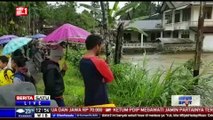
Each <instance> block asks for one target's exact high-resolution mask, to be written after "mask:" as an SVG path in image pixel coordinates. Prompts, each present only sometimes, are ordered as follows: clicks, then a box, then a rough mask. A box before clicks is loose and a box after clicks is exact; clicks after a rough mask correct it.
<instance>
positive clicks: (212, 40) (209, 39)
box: [203, 34, 213, 52]
mask: <svg viewBox="0 0 213 120" xmlns="http://www.w3.org/2000/svg"><path fill="white" fill-rule="evenodd" d="M212 45H213V34H205V35H204V40H203V51H205V52H213V47H212Z"/></svg>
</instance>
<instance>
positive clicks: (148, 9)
mask: <svg viewBox="0 0 213 120" xmlns="http://www.w3.org/2000/svg"><path fill="white" fill-rule="evenodd" d="M130 3H135V4H136V3H138V4H139V6H138V7H136V8H133V9H131V10H130V11H129V16H128V14H123V15H122V16H121V19H122V20H129V19H135V18H139V17H141V16H150V15H152V14H155V13H159V9H160V7H161V6H160V5H156V4H154V3H152V2H151V1H150V2H148V1H146V2H130ZM130 3H129V4H130ZM129 17H130V18H129Z"/></svg>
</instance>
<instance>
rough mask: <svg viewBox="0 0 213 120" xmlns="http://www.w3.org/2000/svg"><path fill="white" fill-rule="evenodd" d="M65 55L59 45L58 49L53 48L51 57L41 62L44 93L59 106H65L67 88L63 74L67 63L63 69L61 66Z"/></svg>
mask: <svg viewBox="0 0 213 120" xmlns="http://www.w3.org/2000/svg"><path fill="white" fill-rule="evenodd" d="M62 57H63V48H62V47H61V46H58V48H57V49H54V50H51V52H50V57H49V58H47V59H45V60H44V61H43V62H42V63H41V72H42V73H43V80H44V85H45V90H44V94H45V95H50V96H51V99H54V100H55V101H56V102H57V104H58V106H59V107H64V106H65V103H64V100H63V93H64V90H65V86H64V80H63V76H64V75H65V71H66V70H67V66H66V64H65V65H64V67H63V69H62V70H60V68H59V63H58V62H59V60H60V59H61V58H62Z"/></svg>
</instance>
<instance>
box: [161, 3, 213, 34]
mask: <svg viewBox="0 0 213 120" xmlns="http://www.w3.org/2000/svg"><path fill="white" fill-rule="evenodd" d="M211 7H213V6H211ZM168 11H171V10H167V11H164V12H163V18H162V23H163V24H162V25H163V27H164V29H165V30H170V31H173V30H187V29H189V27H190V26H196V27H197V26H198V18H199V11H200V7H199V6H192V7H191V17H190V21H182V14H184V13H183V12H182V11H181V12H180V13H181V17H180V18H181V20H180V22H178V23H174V18H173V19H172V23H170V24H165V23H166V21H165V14H166V12H168ZM173 13H174V12H173ZM172 16H173V17H174V15H172ZM204 26H213V9H212V16H211V19H205V20H204Z"/></svg>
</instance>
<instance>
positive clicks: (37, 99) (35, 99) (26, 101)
mask: <svg viewBox="0 0 213 120" xmlns="http://www.w3.org/2000/svg"><path fill="white" fill-rule="evenodd" d="M15 100H16V106H50V105H51V99H50V95H16V97H15Z"/></svg>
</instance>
